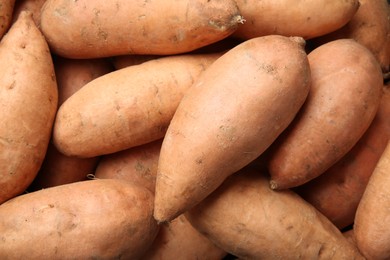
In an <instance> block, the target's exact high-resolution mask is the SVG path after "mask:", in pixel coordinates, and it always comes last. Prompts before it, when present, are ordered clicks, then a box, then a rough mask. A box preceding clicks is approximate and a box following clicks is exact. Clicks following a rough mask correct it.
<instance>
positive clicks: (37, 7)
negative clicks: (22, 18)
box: [12, 0, 46, 25]
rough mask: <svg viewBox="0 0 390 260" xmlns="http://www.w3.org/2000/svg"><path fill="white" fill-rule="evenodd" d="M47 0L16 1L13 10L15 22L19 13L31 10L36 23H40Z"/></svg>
mask: <svg viewBox="0 0 390 260" xmlns="http://www.w3.org/2000/svg"><path fill="white" fill-rule="evenodd" d="M45 2H46V0H18V1H15V6H14V10H13V17H12V19H13V22H15V21H16V19H17V18H18V16H19V14H20V13H21V12H22V11H29V12H31V13H32V14H33V20H34V22H35V24H36V25H39V21H40V20H41V8H42V6H43V4H44V3H45Z"/></svg>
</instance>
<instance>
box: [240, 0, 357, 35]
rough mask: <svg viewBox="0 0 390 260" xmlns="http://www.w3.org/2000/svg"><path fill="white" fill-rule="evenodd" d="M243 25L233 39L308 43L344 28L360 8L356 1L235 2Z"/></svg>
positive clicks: (272, 0) (288, 0)
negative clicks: (280, 38) (297, 39)
mask: <svg viewBox="0 0 390 260" xmlns="http://www.w3.org/2000/svg"><path fill="white" fill-rule="evenodd" d="M236 1H237V5H238V7H239V9H240V11H241V14H242V15H243V17H244V19H245V20H246V22H245V23H244V24H243V25H240V26H239V27H238V29H237V31H236V32H234V33H233V36H235V37H239V38H242V39H249V38H254V37H259V36H264V35H270V34H281V35H285V36H301V37H303V38H305V39H310V38H313V37H316V36H320V35H324V34H327V33H330V32H333V31H335V30H337V29H339V28H340V27H342V26H344V25H345V24H346V23H347V22H348V21H349V20H351V18H352V17H353V16H354V14H355V13H356V11H357V10H358V8H359V1H358V0H345V1H339V0H320V1H291V0H279V1H274V0H263V1H258V0H236Z"/></svg>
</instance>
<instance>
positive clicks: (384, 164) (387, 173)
mask: <svg viewBox="0 0 390 260" xmlns="http://www.w3.org/2000/svg"><path fill="white" fill-rule="evenodd" d="M389 185H390V142H388V143H387V147H386V149H385V150H384V152H383V154H382V156H381V158H380V159H379V162H378V163H377V165H376V167H375V170H374V172H373V173H372V175H371V177H370V180H369V181H368V184H367V187H366V190H365V191H364V193H363V196H362V199H361V200H360V203H359V206H358V208H357V211H356V216H355V222H354V230H355V237H356V243H357V246H358V248H359V249H360V251H361V252H362V253H363V255H364V256H366V258H367V259H369V260H370V259H375V260H380V259H389V258H390V230H389V225H390V220H389V214H390V191H389Z"/></svg>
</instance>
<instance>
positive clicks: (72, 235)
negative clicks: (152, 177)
mask: <svg viewBox="0 0 390 260" xmlns="http://www.w3.org/2000/svg"><path fill="white" fill-rule="evenodd" d="M152 209H153V196H152V193H151V192H150V191H148V190H147V189H144V188H142V187H137V186H135V185H132V184H130V183H126V182H123V181H119V180H90V181H81V182H77V183H71V184H65V185H61V186H56V187H52V188H47V189H42V190H39V191H35V192H31V193H27V194H24V195H20V196H18V197H16V198H13V199H11V200H9V201H7V202H5V203H3V204H2V205H0V230H1V232H0V258H1V259H37V260H38V259H139V257H140V256H141V255H143V254H144V253H145V251H146V250H147V248H148V247H149V246H150V244H151V243H152V242H153V240H154V238H155V237H156V234H157V232H158V226H157V223H156V221H155V220H154V219H153V216H152V212H153V210H152Z"/></svg>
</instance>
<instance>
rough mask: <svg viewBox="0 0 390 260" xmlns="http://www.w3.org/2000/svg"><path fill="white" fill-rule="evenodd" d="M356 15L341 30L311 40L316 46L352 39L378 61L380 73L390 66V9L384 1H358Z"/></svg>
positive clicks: (387, 69)
mask: <svg viewBox="0 0 390 260" xmlns="http://www.w3.org/2000/svg"><path fill="white" fill-rule="evenodd" d="M359 2H360V7H359V9H358V11H357V12H356V14H355V15H354V16H353V17H352V19H351V21H349V22H348V23H347V24H346V25H345V26H343V27H342V28H341V29H339V30H337V31H335V32H332V33H330V34H327V35H324V36H323V37H319V38H316V39H313V42H314V43H315V44H317V45H321V44H324V43H326V42H329V41H333V40H336V39H342V38H352V39H354V40H356V41H357V42H359V43H360V44H362V45H364V46H366V47H367V48H368V49H369V50H370V51H371V52H372V53H373V54H374V55H375V57H376V58H377V59H378V61H379V63H380V64H381V67H382V71H383V72H386V71H389V66H390V7H389V3H388V1H386V0H359Z"/></svg>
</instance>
